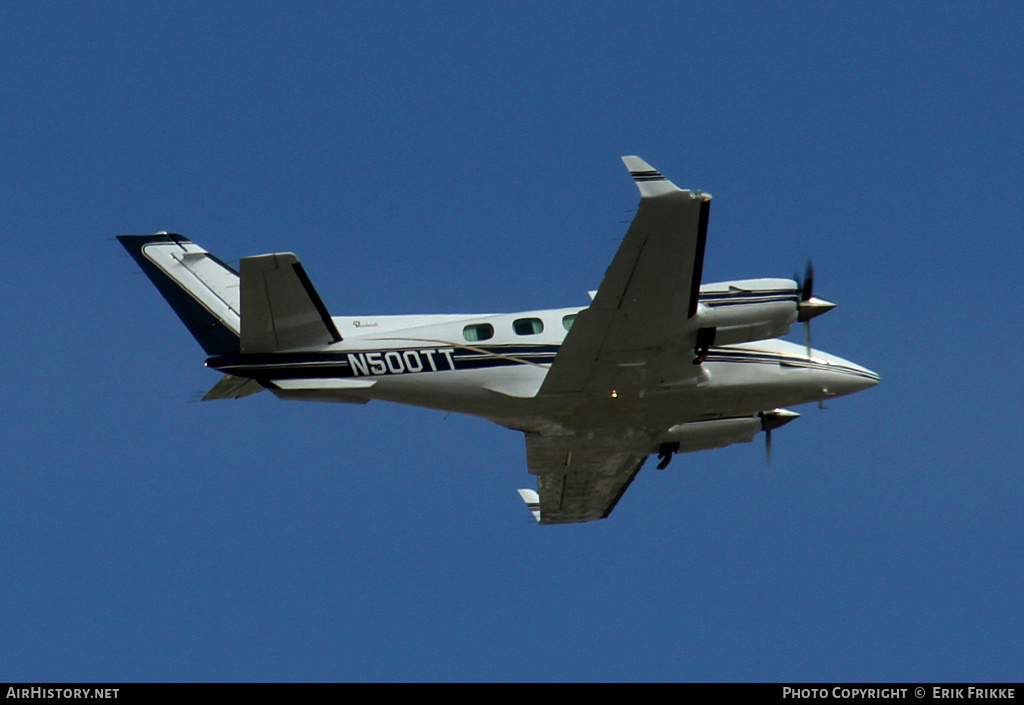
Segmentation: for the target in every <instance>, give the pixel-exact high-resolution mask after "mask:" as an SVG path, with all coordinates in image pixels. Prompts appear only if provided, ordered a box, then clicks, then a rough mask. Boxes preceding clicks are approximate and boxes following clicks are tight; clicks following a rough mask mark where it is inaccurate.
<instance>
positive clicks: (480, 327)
mask: <svg viewBox="0 0 1024 705" xmlns="http://www.w3.org/2000/svg"><path fill="white" fill-rule="evenodd" d="M462 337H463V338H465V339H466V340H468V341H469V342H471V343H475V342H478V341H480V340H490V339H491V338H493V337H494V326H492V325H491V324H490V323H474V324H473V325H470V326H466V327H465V328H463V329H462Z"/></svg>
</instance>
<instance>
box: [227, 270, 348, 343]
mask: <svg viewBox="0 0 1024 705" xmlns="http://www.w3.org/2000/svg"><path fill="white" fill-rule="evenodd" d="M241 275H242V297H241V298H242V353H244V354H249V353H267V352H280V351H282V350H297V349H300V348H310V347H316V346H321V345H328V344H330V343H337V342H338V341H340V340H341V334H340V333H338V329H337V327H336V326H335V325H334V321H333V320H331V316H330V314H328V313H327V307H326V306H324V302H323V301H322V300H321V299H320V295H319V294H317V293H316V289H314V288H313V284H312V283H311V282H310V281H309V277H308V276H306V272H305V270H304V269H303V268H302V265H301V264H300V263H299V259H298V257H296V256H295V255H293V254H291V253H290V252H284V253H277V254H271V255H258V256H256V257H243V258H242V259H241Z"/></svg>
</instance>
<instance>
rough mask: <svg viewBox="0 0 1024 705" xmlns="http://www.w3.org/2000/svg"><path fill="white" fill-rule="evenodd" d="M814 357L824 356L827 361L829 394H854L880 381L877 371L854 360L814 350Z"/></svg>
mask: <svg viewBox="0 0 1024 705" xmlns="http://www.w3.org/2000/svg"><path fill="white" fill-rule="evenodd" d="M815 353H816V357H817V356H820V357H824V358H825V360H826V361H827V362H828V366H829V376H828V391H829V394H830V395H831V396H837V397H839V396H844V395H846V394H854V393H856V392H860V391H863V390H865V389H870V388H871V387H874V386H875V385H876V384H878V382H879V381H880V378H879V376H878V374H877V373H875V372H872V371H871V370H869V369H868V368H866V367H861V366H860V365H858V364H857V363H855V362H850V361H849V360H844V359H843V358H841V357H836V356H835V355H829V354H828V353H821V352H820V351H815Z"/></svg>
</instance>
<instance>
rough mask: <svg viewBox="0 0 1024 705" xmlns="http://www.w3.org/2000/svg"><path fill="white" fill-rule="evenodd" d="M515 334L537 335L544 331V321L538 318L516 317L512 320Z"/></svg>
mask: <svg viewBox="0 0 1024 705" xmlns="http://www.w3.org/2000/svg"><path fill="white" fill-rule="evenodd" d="M512 330H514V331H515V332H516V335H537V334H538V333H543V332H544V321H542V320H540V319H539V318H517V319H516V320H515V321H513V322H512Z"/></svg>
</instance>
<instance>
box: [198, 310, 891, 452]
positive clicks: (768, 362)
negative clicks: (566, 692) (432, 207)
mask: <svg viewBox="0 0 1024 705" xmlns="http://www.w3.org/2000/svg"><path fill="white" fill-rule="evenodd" d="M580 310H581V309H580V308H559V309H549V310H541V311H525V312H519V313H514V314H482V315H443V316H429V315H428V316H358V317H333V320H334V323H335V325H336V326H337V328H338V330H339V331H340V332H341V333H342V336H343V340H341V341H340V342H337V343H333V344H330V345H325V346H320V347H318V348H315V349H309V350H303V351H290V352H288V353H275V354H270V355H245V354H241V355H227V356H217V357H213V358H210V360H209V361H208V363H207V364H208V365H209V366H211V367H214V368H215V369H218V370H220V371H221V372H226V373H231V374H234V375H238V376H242V377H251V378H255V379H259V380H260V381H267V382H271V383H272V384H271V385H270V387H271V390H272V391H274V393H275V394H277V395H278V396H280V397H282V398H286V399H302V400H320V401H341V402H363V401H367V400H370V399H379V400H384V401H392V402H397V403H402V404H410V405H414V406H420V407H425V408H430V409H438V410H443V411H453V412H457V413H463V414H470V415H474V416H481V417H484V418H487V419H490V420H491V421H494V422H496V423H498V424H501V425H503V426H507V427H509V428H515V429H520V430H524V431H545V432H549V433H551V432H554V433H572V432H573V429H574V428H575V427H577V426H579V427H586V428H594V427H595V426H597V427H601V426H605V425H607V426H608V427H609V428H612V427H619V426H622V425H623V421H624V420H628V421H629V422H630V423H629V424H628V425H629V426H630V427H631V428H634V429H636V428H642V429H646V430H647V431H648V432H649V433H650V435H651V437H652V438H655V437H657V436H658V435H659V434H661V433H663V432H664V431H665V430H666V429H669V428H670V427H673V426H676V425H679V424H685V423H688V422H693V421H702V420H707V419H716V418H727V417H742V416H756V415H757V414H758V413H759V412H762V411H764V410H767V409H774V408H777V407H783V406H789V405H796V404H803V403H808V402H815V401H821V400H824V399H828V398H831V397H836V396H842V395H844V394H851V393H853V392H856V391H859V390H861V389H865V388H867V387H870V386H873V385H874V384H876V383H877V381H878V377H877V375H875V374H874V373H872V372H871V371H869V370H867V369H865V368H863V367H860V366H859V365H856V364H854V363H851V362H848V361H846V360H843V359H841V358H838V357H835V356H832V355H829V354H827V353H824V352H821V351H818V350H812V351H811V354H810V356H809V357H808V354H807V350H806V349H805V348H804V347H803V346H800V345H796V344H794V343H790V342H787V341H784V340H780V339H769V340H760V341H757V342H752V343H738V344H734V345H724V346H717V347H712V348H711V351H710V354H709V355H708V357H707V359H706V361H704V363H703V365H701V370H700V374H699V375H698V376H697V377H696V379H694V380H693V381H688V382H687V383H685V384H676V385H665V386H662V387H657V388H655V389H653V390H648V391H646V392H645V393H641V394H637V393H633V394H630V393H627V392H621V393H620V392H618V391H617V390H609V391H608V392H607V393H604V394H600V395H593V394H592V395H578V394H573V395H543V396H539V397H538V396H535V395H536V393H537V391H538V390H539V389H540V386H541V384H542V383H543V381H544V378H545V375H546V374H547V371H548V369H549V367H550V364H551V362H552V361H553V360H554V357H555V355H556V354H557V352H558V349H559V346H560V345H561V344H562V341H563V339H564V338H565V335H566V332H567V327H566V325H565V324H564V323H563V321H569V320H571V317H572V316H574V315H575V314H577V313H578V312H579V311H580ZM537 321H539V322H540V324H539V325H538V324H537V323H536V322H537ZM517 322H518V323H517ZM524 322H527V323H524ZM517 330H518V331H519V332H517ZM487 334H489V337H485V336H486V335H487ZM473 337H483V338H484V339H481V340H474V339H469V338H473ZM675 352H676V353H677V354H678V355H679V356H680V358H681V359H685V360H687V361H689V360H691V359H692V357H693V353H692V351H690V350H687V349H685V348H680V349H679V350H678V351H675Z"/></svg>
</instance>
